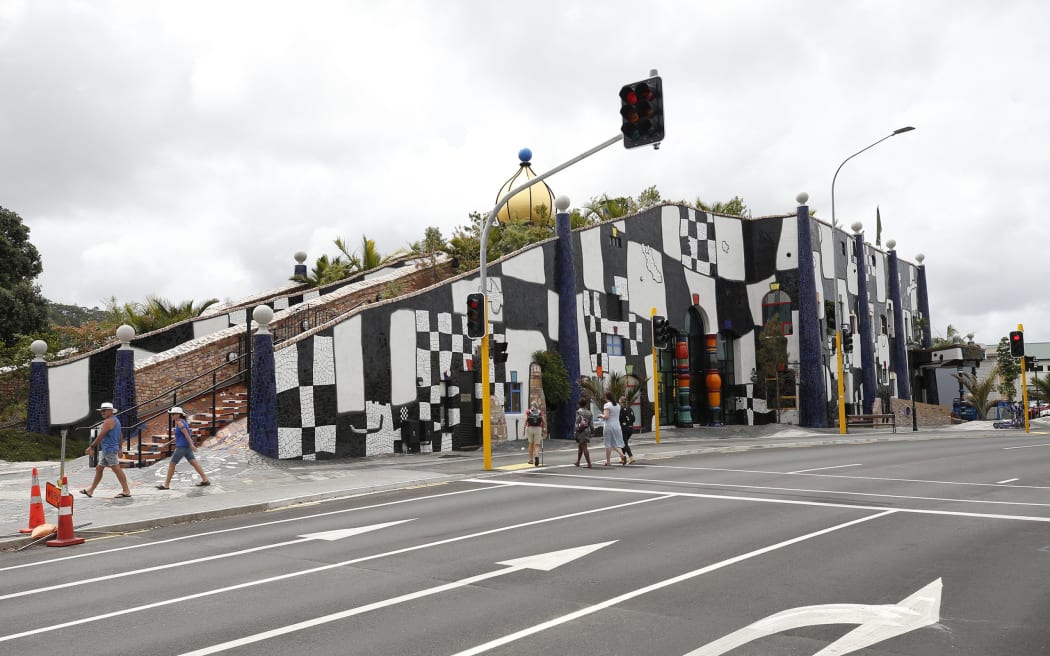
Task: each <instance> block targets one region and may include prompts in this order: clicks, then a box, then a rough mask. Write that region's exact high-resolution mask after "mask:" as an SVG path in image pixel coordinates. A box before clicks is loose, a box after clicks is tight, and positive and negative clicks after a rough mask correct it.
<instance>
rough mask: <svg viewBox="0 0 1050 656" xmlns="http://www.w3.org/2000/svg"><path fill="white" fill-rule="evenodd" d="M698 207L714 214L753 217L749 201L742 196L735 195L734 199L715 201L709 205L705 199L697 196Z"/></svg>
mask: <svg viewBox="0 0 1050 656" xmlns="http://www.w3.org/2000/svg"><path fill="white" fill-rule="evenodd" d="M696 209H698V210H703V211H705V212H711V213H712V214H722V215H723V216H740V217H745V218H751V209H750V208H748V206H747V203H745V202H744V199H743V198H741V197H740V196H733V198H732V200H728V201H725V202H719V203H715V204H713V205H708V204H707V203H705V202H704V201H703V200H701V199H699V198H697V199H696Z"/></svg>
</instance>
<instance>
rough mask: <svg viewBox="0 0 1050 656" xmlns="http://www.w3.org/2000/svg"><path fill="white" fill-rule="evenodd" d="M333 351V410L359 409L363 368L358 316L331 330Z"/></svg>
mask: <svg viewBox="0 0 1050 656" xmlns="http://www.w3.org/2000/svg"><path fill="white" fill-rule="evenodd" d="M332 336H333V340H334V342H335V343H334V350H335V382H336V386H335V391H336V409H337V410H338V411H339V412H351V411H354V410H358V411H359V410H362V409H363V408H364V406H365V379H364V372H363V370H362V366H363V364H362V351H361V348H362V344H361V317H360V315H358V316H354V317H351V318H350V319H349V320H348V321H343V322H341V323H337V324H336V325H335V326H334V327H333V329H332Z"/></svg>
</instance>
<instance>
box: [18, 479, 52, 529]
mask: <svg viewBox="0 0 1050 656" xmlns="http://www.w3.org/2000/svg"><path fill="white" fill-rule="evenodd" d="M45 521H46V520H45V518H44V501H43V499H41V498H40V480H39V479H38V478H37V477H36V467H33V487H32V488H30V490H29V526H27V527H26V528H20V529H18V532H19V533H32V532H33V529H34V528H36V527H37V526H40V525H41V524H43V523H44V522H45Z"/></svg>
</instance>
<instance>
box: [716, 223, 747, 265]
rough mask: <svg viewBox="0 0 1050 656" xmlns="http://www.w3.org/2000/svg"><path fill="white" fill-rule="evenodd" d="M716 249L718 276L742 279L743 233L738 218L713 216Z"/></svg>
mask: <svg viewBox="0 0 1050 656" xmlns="http://www.w3.org/2000/svg"><path fill="white" fill-rule="evenodd" d="M714 219H715V238H716V243H717V250H718V276H719V277H720V278H722V279H723V280H744V260H745V259H746V258H745V257H744V233H743V229H742V228H741V225H742V224H741V221H740V219H735V218H730V217H725V216H717V215H716V216H715V217H714Z"/></svg>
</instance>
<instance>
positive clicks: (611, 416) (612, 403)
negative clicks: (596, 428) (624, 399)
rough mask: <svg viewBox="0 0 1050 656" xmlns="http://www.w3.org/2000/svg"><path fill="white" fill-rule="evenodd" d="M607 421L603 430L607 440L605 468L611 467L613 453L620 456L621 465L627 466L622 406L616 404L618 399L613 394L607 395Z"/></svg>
mask: <svg viewBox="0 0 1050 656" xmlns="http://www.w3.org/2000/svg"><path fill="white" fill-rule="evenodd" d="M602 417H603V418H604V419H605V427H604V428H603V429H602V437H604V438H605V466H606V467H608V466H609V457H610V455H611V454H612V452H613V451H616V453H618V454H620V464H621V465H626V464H627V456H626V455H625V454H624V452H623V433H622V432H621V431H620V406H619V405H617V404H616V397H614V396H613V394H612V392H606V393H605V409H604V411H603V412H602Z"/></svg>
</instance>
